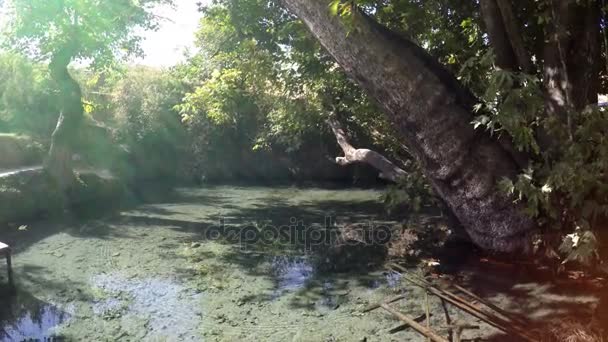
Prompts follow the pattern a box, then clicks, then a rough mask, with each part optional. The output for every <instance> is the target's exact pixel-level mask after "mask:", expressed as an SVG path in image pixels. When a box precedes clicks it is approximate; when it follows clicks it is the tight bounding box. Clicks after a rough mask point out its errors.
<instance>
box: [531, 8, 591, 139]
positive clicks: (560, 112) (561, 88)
mask: <svg viewBox="0 0 608 342" xmlns="http://www.w3.org/2000/svg"><path fill="white" fill-rule="evenodd" d="M547 5H548V7H549V14H550V19H551V20H550V21H549V23H548V24H547V25H546V27H545V31H546V32H545V35H546V37H547V39H546V42H545V45H544V48H543V85H544V90H545V104H546V106H545V110H546V115H547V116H550V117H554V118H555V119H556V120H557V121H558V122H561V123H562V124H564V125H566V127H567V128H568V132H567V135H569V136H566V137H561V136H560V137H558V136H549V135H547V136H545V137H542V136H541V139H540V142H541V147H543V148H544V149H546V150H549V149H552V148H554V147H556V145H557V144H561V143H563V141H564V139H566V138H569V137H571V135H572V131H573V129H574V123H573V122H572V114H573V112H575V111H580V110H582V109H583V108H585V106H587V105H589V104H593V103H597V95H598V90H599V60H600V44H601V43H600V39H601V38H600V8H599V2H598V1H593V0H583V1H577V0H548V1H547Z"/></svg>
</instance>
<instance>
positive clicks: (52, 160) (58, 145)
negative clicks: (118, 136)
mask: <svg viewBox="0 0 608 342" xmlns="http://www.w3.org/2000/svg"><path fill="white" fill-rule="evenodd" d="M72 57H73V53H72V51H71V49H63V50H60V51H58V52H57V53H55V54H54V55H53V58H52V60H51V63H50V64H49V68H50V71H51V77H52V79H53V80H54V81H55V83H56V84H57V87H58V97H59V101H60V104H61V112H60V113H59V119H58V120H57V126H56V127H55V130H54V131H53V135H52V139H51V147H50V150H49V154H48V156H47V159H46V161H45V165H44V167H45V170H46V171H47V173H48V174H49V175H50V176H51V178H52V179H53V180H54V181H55V182H56V184H57V186H58V187H59V189H60V190H66V189H68V188H69V187H70V186H71V185H72V184H73V182H74V179H75V177H74V170H73V166H72V147H73V146H74V144H75V142H76V138H77V136H78V134H79V127H80V124H81V122H82V118H83V105H82V92H81V89H80V85H79V84H78V82H76V81H75V80H74V79H73V78H72V76H71V75H70V73H69V71H68V64H70V61H71V60H72Z"/></svg>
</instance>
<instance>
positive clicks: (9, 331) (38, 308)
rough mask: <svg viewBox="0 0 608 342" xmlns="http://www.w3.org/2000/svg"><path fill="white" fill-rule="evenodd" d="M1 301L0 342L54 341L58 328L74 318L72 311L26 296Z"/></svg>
mask: <svg viewBox="0 0 608 342" xmlns="http://www.w3.org/2000/svg"><path fill="white" fill-rule="evenodd" d="M0 301H1V302H2V305H1V306H0V341H24V340H34V341H44V340H51V339H52V338H53V337H56V335H55V329H56V328H57V327H58V326H59V325H60V324H61V323H63V322H66V321H67V320H69V319H70V317H71V314H70V313H69V312H67V311H65V310H62V309H61V308H59V307H57V306H54V305H52V304H49V303H45V302H43V301H40V300H38V299H36V298H34V297H32V296H30V295H28V294H25V293H19V294H17V295H16V296H12V297H10V298H9V297H2V298H0ZM7 302H8V303H7Z"/></svg>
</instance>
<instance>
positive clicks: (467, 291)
mask: <svg viewBox="0 0 608 342" xmlns="http://www.w3.org/2000/svg"><path fill="white" fill-rule="evenodd" d="M451 285H452V286H453V287H454V288H455V289H457V290H458V291H461V292H462V293H464V294H466V295H468V296H470V297H471V298H473V299H475V300H476V301H478V302H480V303H482V304H484V305H485V306H487V307H489V308H491V309H492V310H494V311H496V312H498V313H499V314H501V315H502V316H504V317H505V318H507V319H509V320H511V321H514V322H517V323H519V324H521V325H523V326H528V325H529V323H528V322H526V321H525V320H524V319H523V318H521V317H517V316H514V315H512V314H510V313H508V312H506V311H504V310H503V309H501V308H499V307H498V306H496V305H494V304H492V303H490V302H489V301H487V300H485V299H483V298H481V297H479V296H477V295H476V294H474V293H473V292H471V291H469V290H467V289H465V288H464V287H462V286H460V285H458V284H454V283H452V284H451Z"/></svg>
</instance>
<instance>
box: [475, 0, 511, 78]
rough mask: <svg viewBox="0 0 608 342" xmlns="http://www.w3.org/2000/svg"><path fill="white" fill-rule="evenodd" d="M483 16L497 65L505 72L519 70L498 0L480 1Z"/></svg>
mask: <svg viewBox="0 0 608 342" xmlns="http://www.w3.org/2000/svg"><path fill="white" fill-rule="evenodd" d="M479 7H480V9H481V16H482V18H483V22H484V24H485V27H486V31H487V33H488V37H489V38H490V43H491V44H492V48H493V49H494V54H495V55H496V65H497V66H498V67H499V68H501V69H505V70H511V71H515V70H517V59H516V56H515V52H514V51H513V47H512V46H511V42H510V41H509V36H508V34H507V30H506V28H505V24H504V22H503V18H502V14H501V13H500V7H498V4H497V3H496V0H480V1H479Z"/></svg>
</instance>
